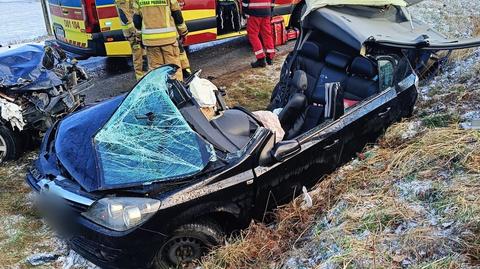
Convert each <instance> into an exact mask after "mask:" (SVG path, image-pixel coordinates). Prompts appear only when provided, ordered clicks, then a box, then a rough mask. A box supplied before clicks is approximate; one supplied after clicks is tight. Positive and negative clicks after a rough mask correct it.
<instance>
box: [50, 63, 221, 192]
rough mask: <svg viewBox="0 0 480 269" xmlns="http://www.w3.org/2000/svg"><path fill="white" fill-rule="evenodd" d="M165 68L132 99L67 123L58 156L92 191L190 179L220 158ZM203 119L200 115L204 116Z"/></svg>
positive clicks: (58, 143)
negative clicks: (177, 96)
mask: <svg viewBox="0 0 480 269" xmlns="http://www.w3.org/2000/svg"><path fill="white" fill-rule="evenodd" d="M174 70H175V68H173V67H172V66H164V67H161V68H159V69H156V70H153V71H151V72H150V73H148V74H147V75H146V76H145V77H144V78H143V79H142V80H141V81H140V82H139V83H138V84H137V85H136V86H135V87H134V88H133V89H132V90H131V91H130V92H129V93H128V94H127V95H126V96H119V97H116V98H113V99H111V100H109V101H106V102H103V103H100V104H98V105H95V106H92V107H89V108H86V109H84V110H82V111H80V112H78V113H75V114H73V115H70V116H69V117H67V118H65V119H64V120H63V121H62V122H61V123H60V125H59V127H58V130H57V134H56V141H55V150H56V155H57V158H58V160H59V161H60V163H61V164H62V166H63V167H64V168H65V170H66V171H67V172H68V173H69V174H70V176H71V177H72V178H73V179H75V180H76V181H77V182H78V183H79V184H80V185H81V186H82V187H83V188H84V189H86V190H87V191H96V190H108V189H117V188H127V187H133V186H138V185H144V184H151V183H153V182H157V181H166V180H172V179H184V178H186V177H188V176H192V175H195V174H197V173H199V172H201V171H202V170H203V169H204V168H205V167H206V165H207V164H208V163H209V162H210V161H211V160H213V159H214V158H215V151H214V150H213V147H212V146H211V145H210V144H209V143H208V142H206V141H204V140H203V139H202V138H201V137H200V136H199V135H198V134H197V133H195V132H194V131H193V130H192V129H191V128H190V126H189V125H188V123H187V122H186V120H185V119H184V118H183V116H182V115H181V113H180V112H179V111H178V109H177V107H176V106H175V105H174V103H173V102H172V100H171V99H170V96H171V94H172V93H171V92H170V91H171V87H170V86H171V84H170V83H169V80H170V76H171V74H172V72H174ZM199 113H200V112H199Z"/></svg>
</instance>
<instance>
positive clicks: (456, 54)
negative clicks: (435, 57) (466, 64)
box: [450, 16, 480, 62]
mask: <svg viewBox="0 0 480 269" xmlns="http://www.w3.org/2000/svg"><path fill="white" fill-rule="evenodd" d="M472 22H473V32H472V37H479V36H480V16H479V17H474V18H472ZM475 50H477V48H472V49H462V50H455V51H453V52H452V54H451V57H450V61H451V62H455V61H459V60H463V59H466V58H467V57H468V56H470V55H472V53H473V52H474V51H475Z"/></svg>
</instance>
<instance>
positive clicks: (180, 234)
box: [153, 220, 225, 269]
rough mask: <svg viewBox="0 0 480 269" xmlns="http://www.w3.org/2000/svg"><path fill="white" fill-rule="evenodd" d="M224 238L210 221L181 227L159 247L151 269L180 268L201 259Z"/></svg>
mask: <svg viewBox="0 0 480 269" xmlns="http://www.w3.org/2000/svg"><path fill="white" fill-rule="evenodd" d="M224 236H225V233H224V231H223V229H222V227H221V226H220V225H218V224H217V223H216V222H213V221H211V220H208V221H202V222H197V223H190V224H185V225H182V226H180V227H178V228H177V229H176V230H175V232H174V233H173V236H172V237H170V239H169V240H168V241H167V242H166V243H165V244H164V245H163V246H162V247H161V249H160V251H159V252H158V253H157V255H156V256H155V260H154V266H153V268H155V269H167V268H178V267H179V266H180V268H181V266H182V265H186V264H190V263H192V262H193V261H195V260H198V259H199V258H201V257H202V256H203V255H204V254H205V253H206V252H207V251H208V250H209V249H210V248H211V247H213V246H217V245H220V244H221V243H222V241H223V238H224ZM180 254H182V255H183V257H180V256H179V255H180Z"/></svg>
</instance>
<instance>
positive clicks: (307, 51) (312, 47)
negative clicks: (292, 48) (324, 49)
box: [300, 41, 321, 61]
mask: <svg viewBox="0 0 480 269" xmlns="http://www.w3.org/2000/svg"><path fill="white" fill-rule="evenodd" d="M300 54H302V55H303V56H306V57H308V58H311V59H312V60H317V61H318V60H320V59H321V53H320V46H318V44H316V43H315V42H312V41H307V42H305V43H304V44H303V47H302V49H301V50H300Z"/></svg>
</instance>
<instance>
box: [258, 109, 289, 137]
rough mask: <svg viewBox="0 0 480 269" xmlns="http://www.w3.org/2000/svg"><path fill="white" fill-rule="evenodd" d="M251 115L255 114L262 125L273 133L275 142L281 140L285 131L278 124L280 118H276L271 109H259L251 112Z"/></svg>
mask: <svg viewBox="0 0 480 269" xmlns="http://www.w3.org/2000/svg"><path fill="white" fill-rule="evenodd" d="M253 115H255V117H256V118H257V120H259V121H260V122H261V123H263V126H265V128H267V129H270V130H271V131H272V132H273V133H275V137H276V142H280V141H282V140H283V137H284V136H285V131H284V130H283V128H282V125H281V124H280V120H279V119H278V115H277V114H275V113H273V112H271V111H265V110H260V111H255V112H253Z"/></svg>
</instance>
